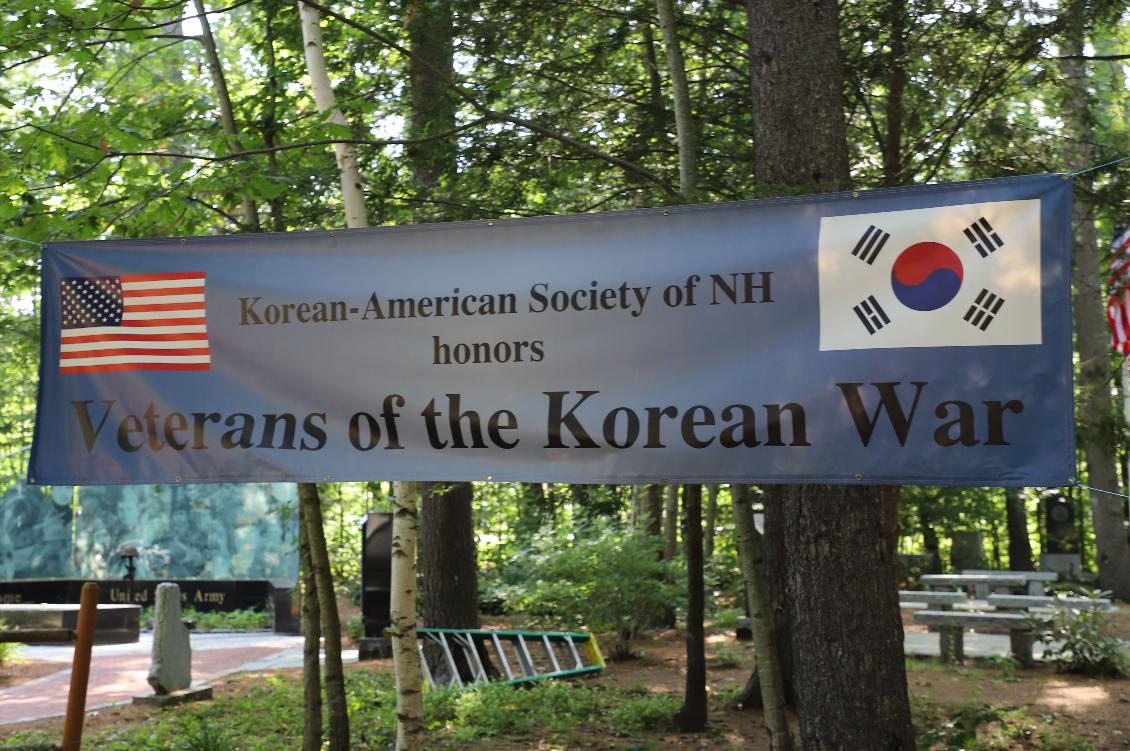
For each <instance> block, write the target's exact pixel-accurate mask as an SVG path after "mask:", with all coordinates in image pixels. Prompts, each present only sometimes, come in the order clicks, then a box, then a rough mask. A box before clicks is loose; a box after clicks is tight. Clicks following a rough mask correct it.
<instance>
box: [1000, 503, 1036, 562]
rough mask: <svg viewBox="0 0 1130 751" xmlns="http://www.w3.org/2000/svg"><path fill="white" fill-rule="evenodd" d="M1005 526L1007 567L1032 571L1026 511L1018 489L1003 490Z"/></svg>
mask: <svg viewBox="0 0 1130 751" xmlns="http://www.w3.org/2000/svg"><path fill="white" fill-rule="evenodd" d="M1004 511H1005V526H1007V527H1008V567H1009V568H1010V569H1012V570H1013V571H1032V570H1033V569H1034V568H1035V566H1033V565H1032V545H1031V543H1030V542H1029V541H1028V509H1027V508H1025V506H1024V496H1023V494H1022V493H1021V490H1020V488H1005V491H1004Z"/></svg>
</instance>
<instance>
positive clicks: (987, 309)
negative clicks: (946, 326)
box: [965, 289, 1004, 331]
mask: <svg viewBox="0 0 1130 751" xmlns="http://www.w3.org/2000/svg"><path fill="white" fill-rule="evenodd" d="M1003 305H1004V298H1003V297H1000V296H999V295H995V294H993V293H992V292H990V291H989V290H987V289H982V290H981V291H980V292H979V293H978V294H977V299H976V300H974V301H973V304H972V305H970V306H969V310H967V311H965V320H967V321H969V323H971V324H972V325H974V326H976V327H977V328H979V329H981V330H982V331H984V330H985V329H987V328H989V324H990V323H992V322H993V319H994V318H996V316H997V313H998V312H999V311H1000V309H1001V306H1003Z"/></svg>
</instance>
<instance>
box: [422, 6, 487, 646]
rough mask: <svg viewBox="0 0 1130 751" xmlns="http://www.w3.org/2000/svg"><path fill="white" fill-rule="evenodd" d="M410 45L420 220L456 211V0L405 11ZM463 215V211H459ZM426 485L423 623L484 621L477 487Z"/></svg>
mask: <svg viewBox="0 0 1130 751" xmlns="http://www.w3.org/2000/svg"><path fill="white" fill-rule="evenodd" d="M405 23H406V25H407V28H408V39H409V46H410V49H411V52H412V55H411V57H410V58H409V61H408V64H409V80H410V82H411V85H410V86H409V104H410V109H409V117H408V134H409V137H410V138H411V139H413V140H416V139H431V140H426V141H424V142H421V143H413V144H409V145H408V147H407V149H406V150H405V154H406V155H407V157H408V163H409V165H410V166H411V169H412V179H413V182H414V183H415V188H416V199H417V203H416V206H415V208H414V210H413V215H414V218H415V220H416V221H417V222H432V221H444V220H448V219H451V218H453V217H452V216H451V215H450V213H449V212H450V209H449V208H448V205H447V203H448V202H446V201H445V200H444V196H445V195H447V191H450V190H451V189H452V184H453V183H454V182H455V179H456V177H457V173H456V163H455V155H456V148H455V147H456V143H455V138H454V136H447V137H443V138H437V136H438V135H440V134H443V133H446V132H447V131H450V130H451V129H453V128H454V127H455V111H456V105H457V101H456V99H455V97H454V96H453V95H452V92H451V87H450V82H451V80H453V79H454V77H455V68H454V62H453V60H454V54H455V50H454V36H455V26H454V16H453V15H452V9H451V3H450V1H449V0H414V2H413V3H412V4H411V12H410V13H409V14H408V15H406V16H405ZM455 218H458V217H455ZM427 487H428V488H429V489H428V490H425V491H424V492H423V493H421V496H422V499H423V500H422V509H421V518H420V548H421V553H422V555H423V559H422V564H423V570H422V571H421V574H422V580H423V588H424V592H423V595H424V596H423V605H424V613H423V615H424V625H425V626H436V627H442V628H478V625H479V602H478V584H477V577H478V570H477V567H476V561H475V526H474V520H473V516H472V513H471V504H472V501H473V497H474V492H473V490H472V487H471V483H469V482H458V483H436V484H429V485H428V486H427Z"/></svg>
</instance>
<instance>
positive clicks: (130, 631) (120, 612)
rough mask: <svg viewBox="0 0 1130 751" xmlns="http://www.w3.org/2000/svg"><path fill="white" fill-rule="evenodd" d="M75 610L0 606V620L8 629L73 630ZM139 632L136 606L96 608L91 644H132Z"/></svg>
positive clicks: (71, 607) (68, 607)
mask: <svg viewBox="0 0 1130 751" xmlns="http://www.w3.org/2000/svg"><path fill="white" fill-rule="evenodd" d="M78 607H79V606H78V605H70V604H65V603H51V604H30V603H27V604H22V605H0V620H2V621H4V622H5V623H6V624H7V625H6V628H9V629H19V630H27V631H30V630H37V629H71V630H74V629H75V628H76V627H77V625H78ZM140 631H141V606H140V605H99V606H98V615H97V616H96V618H95V621H94V643H95V644H132V643H134V642H136V641H138V639H139V638H140ZM8 635H9V636H11V637H13V638H15V636H16V634H15V633H9V634H8ZM21 641H23V640H22V639H21ZM28 641H34V640H31V639H29V640H28Z"/></svg>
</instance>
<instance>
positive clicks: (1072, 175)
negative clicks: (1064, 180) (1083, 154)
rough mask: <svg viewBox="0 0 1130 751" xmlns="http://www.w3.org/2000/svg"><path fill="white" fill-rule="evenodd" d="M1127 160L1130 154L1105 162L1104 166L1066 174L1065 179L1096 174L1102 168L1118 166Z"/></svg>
mask: <svg viewBox="0 0 1130 751" xmlns="http://www.w3.org/2000/svg"><path fill="white" fill-rule="evenodd" d="M1127 159H1130V154H1127V155H1126V156H1124V157H1121V158H1119V159H1115V160H1114V161H1110V162H1106V163H1105V164H1097V165H1095V166H1094V167H1088V168H1087V169H1081V170H1079V171H1078V172H1068V173H1066V177H1078V176H1079V175H1085V174H1087V173H1088V172H1096V171H1098V170H1101V169H1103V168H1104V167H1111V166H1113V165H1115V164H1120V163H1122V162H1125V161H1126V160H1127Z"/></svg>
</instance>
